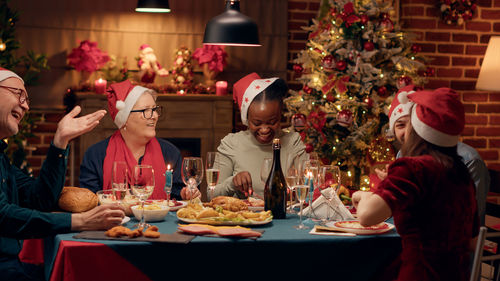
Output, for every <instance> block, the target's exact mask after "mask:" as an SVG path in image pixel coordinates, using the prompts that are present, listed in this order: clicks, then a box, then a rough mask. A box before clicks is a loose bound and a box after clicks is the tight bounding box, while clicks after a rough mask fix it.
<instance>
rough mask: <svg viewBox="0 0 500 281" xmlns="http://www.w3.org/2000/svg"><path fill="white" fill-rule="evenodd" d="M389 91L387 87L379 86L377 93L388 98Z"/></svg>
mask: <svg viewBox="0 0 500 281" xmlns="http://www.w3.org/2000/svg"><path fill="white" fill-rule="evenodd" d="M388 93H389V91H387V88H386V87H385V86H382V87H379V88H378V89H377V95H379V97H381V98H386V97H387V95H388Z"/></svg>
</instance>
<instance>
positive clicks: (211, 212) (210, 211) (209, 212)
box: [196, 208, 219, 219]
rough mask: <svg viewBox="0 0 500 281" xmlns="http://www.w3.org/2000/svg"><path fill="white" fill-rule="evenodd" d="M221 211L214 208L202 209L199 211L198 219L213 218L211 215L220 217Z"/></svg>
mask: <svg viewBox="0 0 500 281" xmlns="http://www.w3.org/2000/svg"><path fill="white" fill-rule="evenodd" d="M218 216H219V212H217V211H216V210H214V209H212V208H206V209H205V210H203V211H201V212H199V213H198V215H197V216H196V218H197V219H202V218H211V217H218Z"/></svg>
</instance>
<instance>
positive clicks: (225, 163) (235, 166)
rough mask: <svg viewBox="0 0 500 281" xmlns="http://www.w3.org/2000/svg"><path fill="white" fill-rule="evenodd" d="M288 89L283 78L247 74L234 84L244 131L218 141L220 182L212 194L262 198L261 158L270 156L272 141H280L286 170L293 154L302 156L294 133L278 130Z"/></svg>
mask: <svg viewBox="0 0 500 281" xmlns="http://www.w3.org/2000/svg"><path fill="white" fill-rule="evenodd" d="M287 91H288V88H287V86H286V83H285V81H284V80H283V79H279V78H265V79H261V78H260V77H259V75H257V74H256V73H252V74H249V75H247V76H245V77H243V78H242V79H240V80H239V81H238V82H236V83H235V84H234V87H233V96H234V100H235V102H237V103H238V105H239V107H240V110H241V121H242V122H243V124H245V125H247V126H248V129H247V130H245V131H240V132H238V133H234V134H229V135H227V136H226V137H224V138H223V139H222V140H221V143H220V145H219V147H218V148H217V150H218V152H219V157H217V159H216V163H217V164H218V165H219V168H220V176H219V184H218V185H217V186H216V187H215V190H214V196H218V195H229V196H237V197H240V198H244V197H246V196H248V194H249V193H250V192H249V191H253V192H254V193H255V195H257V196H260V197H262V196H263V195H264V183H263V182H262V181H261V179H260V169H261V166H262V162H263V160H264V158H272V157H273V153H272V146H271V143H272V140H273V139H274V138H280V140H281V155H286V157H284V156H282V157H281V161H282V164H281V167H282V169H283V172H284V173H286V171H287V169H288V168H289V167H290V165H291V163H290V162H291V161H287V160H288V159H292V157H293V156H299V157H300V156H305V155H306V153H305V146H304V144H303V143H302V141H301V139H300V135H299V134H298V133H296V132H284V131H282V130H281V126H280V122H281V109H282V107H283V97H284V96H285V95H286V93H287Z"/></svg>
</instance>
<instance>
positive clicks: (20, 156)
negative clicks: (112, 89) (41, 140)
mask: <svg viewBox="0 0 500 281" xmlns="http://www.w3.org/2000/svg"><path fill="white" fill-rule="evenodd" d="M8 2H9V1H8V0H0V30H1V31H2V32H1V33H0V67H3V68H6V69H9V70H12V71H15V72H16V73H18V74H19V75H20V76H21V77H22V78H23V80H24V84H25V86H29V85H34V84H36V83H37V81H38V78H39V75H40V72H41V71H42V70H44V69H48V68H49V67H48V65H47V57H46V56H45V55H43V54H42V55H41V54H36V53H35V52H33V51H27V53H26V55H23V56H20V57H18V56H16V51H17V49H19V48H20V47H21V43H20V42H19V40H17V39H16V22H17V21H18V19H19V14H18V13H17V11H15V10H12V9H10V8H9V6H8V5H7V4H8ZM36 121H38V118H36V117H33V116H31V115H30V114H29V113H26V114H25V115H24V118H23V120H22V121H21V124H20V125H19V132H18V133H17V134H16V135H14V136H12V137H10V138H9V140H8V144H9V148H8V152H9V157H10V159H11V161H12V164H14V165H15V166H17V167H19V168H20V169H22V170H23V171H24V172H25V173H27V174H28V175H32V172H31V169H30V165H29V163H28V162H27V161H26V156H27V153H26V150H27V141H26V140H27V139H28V138H30V137H34V136H35V135H34V134H33V133H32V132H31V130H32V128H33V127H34V126H35V122H36Z"/></svg>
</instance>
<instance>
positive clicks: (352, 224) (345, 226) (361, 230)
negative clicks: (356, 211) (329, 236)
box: [326, 220, 394, 235]
mask: <svg viewBox="0 0 500 281" xmlns="http://www.w3.org/2000/svg"><path fill="white" fill-rule="evenodd" d="M326 226H328V227H331V228H335V229H338V230H339V231H343V232H350V233H355V234H366V235H370V234H381V233H386V232H388V231H390V230H392V229H394V225H393V224H390V223H387V222H381V223H379V224H376V225H372V226H362V225H361V224H360V223H359V221H356V220H353V221H333V222H328V223H326Z"/></svg>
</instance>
